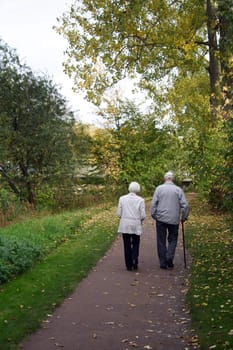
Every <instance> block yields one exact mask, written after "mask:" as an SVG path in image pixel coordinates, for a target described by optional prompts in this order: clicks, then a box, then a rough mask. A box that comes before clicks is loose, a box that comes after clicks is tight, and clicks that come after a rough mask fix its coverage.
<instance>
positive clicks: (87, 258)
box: [0, 207, 118, 350]
mask: <svg viewBox="0 0 233 350" xmlns="http://www.w3.org/2000/svg"><path fill="white" fill-rule="evenodd" d="M115 211H116V208H115V207H114V208H110V207H108V208H106V207H102V208H98V209H97V208H89V209H87V210H82V211H81V212H80V211H78V212H75V213H66V219H67V221H70V223H71V224H72V222H73V220H74V217H75V216H76V217H77V220H79V219H80V218H81V217H83V218H84V216H85V220H84V221H82V225H81V226H79V228H78V229H77V230H76V229H75V231H76V232H75V234H74V235H73V236H72V238H70V239H67V240H66V241H65V242H64V244H62V245H60V246H59V247H57V249H56V250H54V251H53V252H52V254H50V255H49V256H47V257H46V259H44V260H42V261H40V262H39V263H38V264H36V265H35V266H34V267H33V269H31V270H30V271H28V272H26V273H24V274H23V275H21V276H19V277H18V278H16V279H15V280H13V281H11V282H9V283H6V284H4V285H3V286H1V298H0V310H1V312H0V326H1V332H0V348H1V349H4V350H16V349H18V348H19V346H20V345H19V344H20V341H21V340H22V339H23V338H24V337H25V336H27V335H28V334H30V333H32V332H34V331H35V330H36V329H38V328H39V327H40V324H41V322H42V321H43V320H45V319H47V317H48V314H51V313H52V312H53V310H54V308H55V307H56V306H58V305H59V304H60V303H61V302H62V301H63V300H64V298H65V297H68V296H69V295H70V293H71V292H72V291H73V290H74V289H75V287H76V286H77V283H79V282H80V281H81V280H82V279H83V278H84V277H85V276H87V274H88V272H89V271H90V269H91V268H92V267H93V266H95V264H96V262H97V261H98V260H99V259H100V258H101V257H102V256H103V254H104V253H105V252H106V250H107V249H108V248H109V247H110V245H111V243H112V241H113V239H114V238H115V235H116V231H117V230H116V228H117V222H118V219H117V217H116V215H115ZM55 220H56V221H59V223H60V224H62V222H63V220H64V216H63V214H62V215H61V217H60V216H56V217H55ZM38 223H39V222H38ZM33 236H35V237H36V236H37V232H36V229H35V230H34V231H33V232H32V237H33Z"/></svg>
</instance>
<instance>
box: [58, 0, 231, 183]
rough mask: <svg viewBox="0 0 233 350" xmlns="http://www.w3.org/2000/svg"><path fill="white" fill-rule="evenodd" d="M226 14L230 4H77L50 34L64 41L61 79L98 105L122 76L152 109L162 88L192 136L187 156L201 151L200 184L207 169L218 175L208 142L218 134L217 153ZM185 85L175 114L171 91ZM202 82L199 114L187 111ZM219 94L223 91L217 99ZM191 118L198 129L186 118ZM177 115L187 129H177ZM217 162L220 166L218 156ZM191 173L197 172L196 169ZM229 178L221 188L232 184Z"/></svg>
mask: <svg viewBox="0 0 233 350" xmlns="http://www.w3.org/2000/svg"><path fill="white" fill-rule="evenodd" d="M232 13H233V11H232V0H227V1H224V0H184V1H180V0H178V1H171V0H149V1H146V2H145V1H143V0H135V1H130V0H129V1H121V0H119V1H113V0H112V1H106V0H104V1H102V0H93V1H92V2H91V3H90V1H88V0H82V1H79V2H77V3H76V4H75V5H73V6H72V7H71V9H70V12H69V13H67V14H64V15H63V17H62V18H61V19H60V20H59V24H58V26H57V31H58V32H59V33H61V34H63V35H64V36H65V37H66V38H67V39H68V42H69V47H68V49H67V55H68V60H67V62H66V64H65V69H66V72H67V73H68V74H69V75H70V76H73V77H74V81H75V86H76V88H77V89H84V90H85V91H86V94H87V98H88V99H90V100H92V101H94V102H95V103H97V104H98V103H100V101H101V98H102V95H103V92H104V91H105V90H106V89H107V88H108V87H109V86H112V85H113V84H114V83H116V82H117V81H119V80H121V79H122V78H124V77H125V76H129V77H130V76H135V74H139V76H140V86H141V87H143V88H145V89H147V90H148V91H149V92H150V94H151V96H152V97H153V98H154V100H155V102H157V101H158V100H160V101H161V94H160V92H158V85H160V84H164V82H165V84H166V88H167V89H168V90H169V89H170V88H171V92H172V94H173V98H172V106H170V105H169V102H168V100H166V99H165V98H164V106H165V109H166V107H167V111H168V113H167V115H169V116H172V117H174V118H173V121H174V122H176V123H178V125H177V127H178V129H179V127H180V128H182V127H183V126H184V124H186V129H185V131H186V132H188V134H189V135H190V132H192V131H194V132H193V134H194V133H195V135H196V138H195V140H196V141H197V143H196V145H195V147H194V148H193V150H192V154H191V155H192V156H193V155H194V150H198V152H199V151H200V150H201V154H202V156H204V157H202V159H203V160H204V163H205V164H204V168H205V169H206V170H205V171H204V172H202V171H201V172H199V178H201V177H202V179H203V178H204V177H205V176H206V175H205V174H206V171H207V170H208V171H212V172H213V173H214V172H217V168H215V166H216V161H215V159H216V155H215V149H214V148H213V140H217V139H218V137H217V133H218V132H219V135H220V139H221V141H220V143H219V147H221V142H222V140H223V139H224V135H223V133H222V125H221V123H222V116H223V115H224V118H226V115H227V118H229V115H231V114H230V110H231V106H232V88H230V87H232V23H233V21H232ZM198 77H200V82H199V84H200V85H198V80H197V79H198ZM206 78H207V79H208V81H207V79H206ZM188 80H189V81H190V83H191V86H194V85H195V84H196V87H197V90H196V91H195V90H193V93H194V94H193V96H192V100H193V103H191V104H192V107H191V105H190V96H189V86H187V85H186V86H187V89H186V90H183V93H184V95H183V97H184V100H185V101H186V102H187V103H188V105H185V104H183V106H182V108H183V109H182V113H179V115H175V114H174V111H176V112H177V111H178V110H179V108H180V106H179V93H178V94H177V96H178V105H176V106H175V104H176V103H177V102H176V98H175V93H174V89H173V87H175V86H178V85H179V86H182V85H183V86H184V85H185V84H187V81H188ZM203 81H205V82H207V84H205V91H204V96H205V97H207V99H206V98H204V107H205V110H204V108H203V109H201V108H199V106H196V108H193V107H194V104H195V103H196V101H198V99H199V100H201V99H200V97H201V96H198V94H199V91H200V90H202V87H203ZM221 92H224V93H223V96H224V98H223V99H222V98H221ZM206 101H208V103H206ZM190 107H191V108H190ZM180 111H181V110H180ZM186 111H187V113H186ZM220 111H221V113H220ZM191 112H192V113H193V112H194V116H195V118H196V120H198V123H196V122H195V121H194V118H190V115H191V114H190V113H191ZM197 113H198V114H197ZM181 116H182V119H185V120H186V123H183V122H181ZM230 119H231V118H230ZM179 123H180V124H179ZM231 124H232V122H231V121H229V122H227V124H226V126H227V127H226V133H227V134H228V135H229V137H228V140H227V138H225V141H226V142H227V149H228V153H227V155H226V157H227V159H228V163H229V168H228V170H229V171H230V166H231V165H230V163H231V162H232V150H231V143H232V141H231V137H230V135H232V133H231V132H229V130H231V126H230V125H231ZM194 129H195V130H194ZM211 129H212V131H211ZM178 135H179V133H178ZM181 136H182V135H181ZM189 144H190V143H189ZM210 145H211V148H212V149H213V150H212V152H213V153H211V152H210ZM192 146H194V145H193V144H192ZM218 151H219V150H218ZM218 154H219V152H218ZM189 159H191V157H190V158H189ZM210 159H212V160H211V161H209V160H210ZM220 159H221V161H222V165H223V162H224V161H223V160H222V157H221V158H220ZM193 160H194V159H193ZM207 160H208V162H207ZM194 161H195V162H197V159H195V160H194ZM194 168H195V169H197V167H196V165H195V164H194ZM229 171H228V175H226V182H227V183H228V185H230V184H231V183H232V175H230V172H229ZM211 186H212V185H211Z"/></svg>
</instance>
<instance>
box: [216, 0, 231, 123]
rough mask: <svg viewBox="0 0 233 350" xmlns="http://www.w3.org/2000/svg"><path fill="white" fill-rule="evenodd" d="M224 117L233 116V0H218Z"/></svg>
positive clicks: (227, 118) (229, 117)
mask: <svg viewBox="0 0 233 350" xmlns="http://www.w3.org/2000/svg"><path fill="white" fill-rule="evenodd" d="M218 12H219V25H220V45H219V49H220V62H221V73H222V74H221V75H222V80H221V89H222V95H223V101H222V107H223V113H224V119H226V120H229V119H232V118H233V0H218Z"/></svg>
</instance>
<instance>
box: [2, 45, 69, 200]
mask: <svg viewBox="0 0 233 350" xmlns="http://www.w3.org/2000/svg"><path fill="white" fill-rule="evenodd" d="M0 68H1V69H0V151H1V162H2V164H3V165H2V168H1V179H2V180H3V181H4V184H5V186H8V188H9V187H10V189H11V190H12V191H13V192H14V193H15V194H16V195H17V196H18V197H19V198H20V199H21V200H24V201H25V200H26V201H28V202H29V203H31V204H32V205H35V204H36V198H35V196H36V191H37V189H38V188H40V186H41V184H42V183H44V182H46V183H47V184H49V183H50V184H53V183H55V182H56V183H61V182H62V181H64V178H65V179H66V178H67V176H68V175H69V176H71V175H72V173H73V164H74V161H73V151H72V148H71V146H72V143H73V140H74V137H75V135H74V132H73V126H74V119H73V115H72V113H71V112H70V111H68V109H67V107H66V101H65V99H64V98H63V97H62V96H61V94H60V93H59V91H58V89H57V87H56V86H55V85H54V84H53V83H52V81H51V80H50V79H49V78H47V77H46V76H36V75H35V74H33V72H32V71H31V70H30V69H29V68H28V67H27V66H25V65H22V64H21V63H20V62H19V59H18V57H17V55H16V53H15V51H13V50H11V49H10V48H8V47H7V46H6V44H4V43H3V42H2V41H0Z"/></svg>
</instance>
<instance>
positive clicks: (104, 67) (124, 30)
mask: <svg viewBox="0 0 233 350" xmlns="http://www.w3.org/2000/svg"><path fill="white" fill-rule="evenodd" d="M205 16H206V14H205V8H204V4H203V1H198V0H192V1H190V0H189V1H169V0H150V1H146V2H145V1H143V0H135V1H102V0H93V1H92V2H91V3H90V1H88V0H82V1H79V2H77V3H75V4H74V5H73V6H72V7H71V9H70V12H69V13H68V14H64V15H63V17H62V18H61V19H60V20H59V26H57V31H58V32H59V33H61V34H62V35H64V36H65V37H66V38H67V39H68V41H69V48H68V49H67V55H68V59H67V62H66V64H65V69H66V72H67V73H68V74H69V75H70V76H73V77H74V80H75V86H76V88H78V89H79V88H80V89H82V90H83V89H84V90H85V91H86V93H87V97H88V98H89V99H91V100H93V101H94V102H96V103H98V102H99V101H100V97H101V95H102V93H103V91H105V89H106V88H107V87H109V86H111V85H112V84H113V83H115V82H117V81H119V80H121V79H122V78H124V77H125V76H128V75H135V72H137V73H138V74H140V76H141V83H142V85H143V86H144V87H147V88H149V89H150V90H153V85H154V82H155V80H157V79H159V78H162V77H164V76H166V75H167V74H168V73H176V69H177V68H180V67H182V69H184V68H186V69H187V70H195V69H196V67H199V66H200V64H202V65H206V58H205V55H206V43H205V41H204V40H203V32H204V29H203V22H204V21H205Z"/></svg>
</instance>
